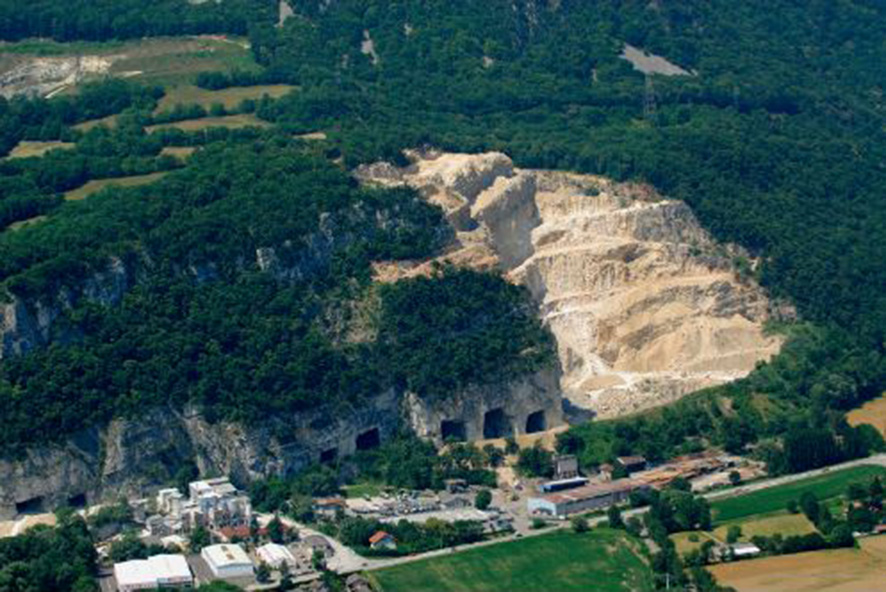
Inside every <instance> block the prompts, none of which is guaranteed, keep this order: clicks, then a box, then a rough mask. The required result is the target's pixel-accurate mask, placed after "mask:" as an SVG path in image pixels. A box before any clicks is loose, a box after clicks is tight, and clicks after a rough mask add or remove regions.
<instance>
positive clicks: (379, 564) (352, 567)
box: [281, 454, 886, 574]
mask: <svg viewBox="0 0 886 592" xmlns="http://www.w3.org/2000/svg"><path fill="white" fill-rule="evenodd" d="M861 465H879V466H882V467H886V454H876V455H874V456H869V457H867V458H860V459H857V460H852V461H848V462H845V463H840V464H838V465H831V466H829V467H825V468H822V469H815V470H812V471H807V472H805V473H797V474H794V475H786V476H784V477H775V478H772V479H762V480H760V481H755V482H753V483H749V484H747V485H742V486H740V487H734V488H729V489H725V490H719V491H713V492H711V493H706V494H702V497H704V498H705V499H708V500H718V499H725V498H729V497H737V496H742V495H747V494H749V493H753V492H755V491H760V490H761V489H768V488H770V487H778V486H779V485H785V484H787V483H793V482H795V481H800V480H802V479H808V478H810V477H818V476H820V475H827V474H828V473H832V472H835V471H839V470H842V469H848V468H851V467H857V466H861ZM647 511H648V509H647V508H636V509H633V510H627V511H625V512H623V513H622V516H623V517H624V518H630V517H633V516H642V515H643V514H645V513H646V512H647ZM281 520H283V522H284V523H285V524H286V525H287V526H291V527H297V528H298V529H299V530H300V531H301V532H303V533H306V534H318V535H320V536H323V537H325V538H326V539H327V540H328V541H329V542H330V544H331V545H332V546H333V548H334V549H335V555H334V556H333V557H331V558H330V559H329V560H328V561H327V566H328V567H329V569H331V570H332V571H335V572H337V573H339V574H349V573H354V572H359V571H373V570H377V569H384V568H386V567H393V566H395V565H402V564H404V563H412V562H415V561H421V560H423V559H431V558H433V557H443V556H446V555H451V554H453V553H460V552H462V551H467V550H470V549H478V548H481V547H487V546H490V545H497V544H500V543H506V542H510V541H516V540H520V539H521V538H527V537H533V536H540V535H543V534H547V533H549V532H552V531H555V530H558V529H561V528H567V527H569V526H570V523H569V521H566V520H564V521H563V522H560V523H557V524H555V525H553V526H551V527H549V528H543V529H541V530H527V531H524V532H518V533H515V534H512V535H508V536H504V537H500V538H496V539H492V540H488V541H481V542H479V543H473V544H470V545H459V546H457V547H450V548H446V549H438V550H436V551H429V552H427V553H421V554H418V555H410V556H408V557H392V558H388V559H372V558H368V557H363V556H361V555H358V554H357V553H356V552H355V551H354V550H352V549H351V548H350V547H346V546H345V545H343V544H341V543H340V542H339V541H337V540H335V539H333V538H332V537H328V536H326V535H324V534H322V533H320V532H318V531H316V530H313V529H311V528H308V527H306V526H304V525H302V524H298V523H296V522H294V521H292V520H289V519H286V518H283V517H282V516H281ZM605 520H606V516H598V517H596V518H590V519H589V520H588V524H590V525H591V526H597V525H599V524H600V523H602V522H603V521H605Z"/></svg>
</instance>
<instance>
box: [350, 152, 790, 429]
mask: <svg viewBox="0 0 886 592" xmlns="http://www.w3.org/2000/svg"><path fill="white" fill-rule="evenodd" d="M412 158H413V160H414V163H413V164H412V166H410V167H407V168H405V169H401V170H398V169H394V168H392V167H390V166H387V165H374V166H371V167H364V168H362V169H361V170H359V171H358V172H357V175H358V177H359V178H361V179H362V180H364V181H367V182H378V183H383V184H397V183H405V184H408V185H411V186H413V187H416V188H418V189H419V190H420V191H421V193H422V194H423V195H424V196H425V198H426V199H428V200H429V201H431V202H433V203H437V204H439V205H441V206H442V207H443V208H444V210H445V211H446V213H447V216H448V219H449V220H450V222H451V223H452V225H453V226H454V227H455V228H456V230H457V241H456V242H455V244H454V245H453V247H452V248H451V249H450V251H449V252H448V253H447V254H446V255H444V256H443V257H441V258H440V259H442V260H446V261H449V262H452V263H454V264H457V265H471V266H476V267H490V266H496V265H497V266H498V267H500V268H502V269H504V270H505V271H507V272H508V273H509V275H510V277H511V278H512V279H513V280H514V281H516V282H520V283H523V284H525V285H526V286H527V287H528V288H529V289H530V290H531V291H532V293H533V295H534V296H535V298H536V300H537V302H538V304H539V308H540V311H541V315H542V318H543V319H544V321H545V322H546V323H547V325H548V326H549V327H550V328H551V331H552V332H553V334H554V336H555V337H556V340H557V346H558V351H559V357H560V362H561V365H562V368H563V376H562V380H561V385H562V387H563V391H564V393H565V395H566V396H567V397H568V398H569V399H570V401H571V402H572V403H573V404H574V405H575V406H576V407H578V408H581V409H587V410H589V411H592V412H593V413H595V414H597V415H600V416H604V417H611V416H618V415H623V414H625V413H629V412H632V411H636V410H639V409H643V408H647V407H651V406H654V405H660V404H663V403H667V402H669V401H672V400H674V399H676V398H678V397H680V396H682V395H684V394H686V393H689V392H691V391H694V390H697V389H699V388H703V387H707V386H712V385H716V384H721V383H724V382H728V381H731V380H735V379H737V378H739V377H742V376H744V375H746V374H747V373H748V372H750V371H751V370H752V369H753V368H754V366H755V365H756V363H757V362H758V361H760V360H767V359H769V358H770V357H771V356H772V355H774V354H775V353H777V352H778V350H779V348H780V346H781V340H780V339H779V338H777V337H770V336H767V335H765V334H764V333H763V324H764V322H765V321H766V320H767V318H768V317H769V314H770V312H769V309H770V304H769V301H768V299H767V298H766V295H765V294H764V292H763V291H762V290H761V289H760V287H759V286H757V285H755V284H753V283H752V282H749V281H741V280H740V279H739V277H738V274H737V272H736V270H735V269H733V266H732V263H731V258H730V256H729V255H728V253H727V249H725V248H723V247H720V246H718V245H716V244H714V242H713V241H712V240H711V239H710V237H709V236H708V235H707V233H706V232H705V231H704V230H703V229H702V228H701V227H700V226H699V224H698V222H697V220H696V219H695V217H694V216H693V214H692V212H691V210H690V209H689V208H688V206H686V204H684V203H682V202H678V201H673V200H667V199H664V198H662V197H661V196H659V195H657V194H656V193H655V192H654V191H653V190H651V189H650V188H647V187H643V186H637V185H633V184H618V183H614V182H612V181H610V180H607V179H604V178H599V177H593V176H583V175H573V174H567V173H558V172H551V171H521V170H517V169H515V168H514V167H513V164H512V163H511V162H510V160H509V159H508V158H507V157H505V156H504V155H502V154H494V153H493V154H481V155H475V156H471V155H461V154H459V155H449V154H442V155H441V154H435V153H430V154H423V153H415V154H413V155H412ZM429 269H430V263H428V262H424V263H417V264H414V265H411V266H403V265H396V266H394V265H387V266H381V265H380V266H378V267H377V270H376V271H377V274H378V277H379V278H380V279H383V280H393V279H397V278H398V277H402V276H404V275H412V274H416V273H426V272H427V271H428V270H429Z"/></svg>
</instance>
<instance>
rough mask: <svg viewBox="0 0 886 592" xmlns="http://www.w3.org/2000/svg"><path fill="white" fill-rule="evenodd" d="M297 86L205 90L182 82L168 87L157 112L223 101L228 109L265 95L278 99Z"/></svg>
mask: <svg viewBox="0 0 886 592" xmlns="http://www.w3.org/2000/svg"><path fill="white" fill-rule="evenodd" d="M294 88H295V87H294V86H289V85H287V84H266V85H263V86H242V87H232V88H226V89H223V90H205V89H202V88H200V87H197V86H194V85H193V84H180V85H178V86H173V87H170V88H167V89H166V95H165V96H164V97H163V98H162V99H160V102H159V103H158V105H157V109H156V110H155V113H160V112H161V111H170V110H172V108H173V107H175V106H176V105H195V104H196V105H200V106H202V107H204V108H206V109H209V108H210V107H212V105H214V104H216V103H221V104H222V105H224V106H225V108H226V109H233V108H235V107H237V106H238V105H239V104H240V103H241V101H244V100H246V99H254V100H258V99H260V98H262V97H263V96H264V95H268V96H269V97H271V98H272V99H277V98H280V97H282V96H283V95H285V94H288V93H289V92H290V91H292V90H293V89H294Z"/></svg>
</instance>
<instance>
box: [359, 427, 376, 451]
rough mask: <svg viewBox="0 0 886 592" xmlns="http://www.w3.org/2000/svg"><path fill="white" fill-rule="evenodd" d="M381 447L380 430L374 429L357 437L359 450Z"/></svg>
mask: <svg viewBox="0 0 886 592" xmlns="http://www.w3.org/2000/svg"><path fill="white" fill-rule="evenodd" d="M379 446H381V435H380V434H379V433H378V428H372V429H371V430H368V431H366V432H363V433H362V434H360V435H359V436H357V450H372V449H373V448H378V447H379Z"/></svg>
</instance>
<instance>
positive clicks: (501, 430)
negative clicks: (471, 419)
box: [483, 407, 514, 438]
mask: <svg viewBox="0 0 886 592" xmlns="http://www.w3.org/2000/svg"><path fill="white" fill-rule="evenodd" d="M513 431H514V430H513V427H512V426H511V422H510V420H509V419H508V416H507V414H505V410H504V409H502V408H500V407H499V408H498V409H493V410H491V411H487V412H486V415H484V416H483V437H484V438H507V437H508V436H511V435H513Z"/></svg>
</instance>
